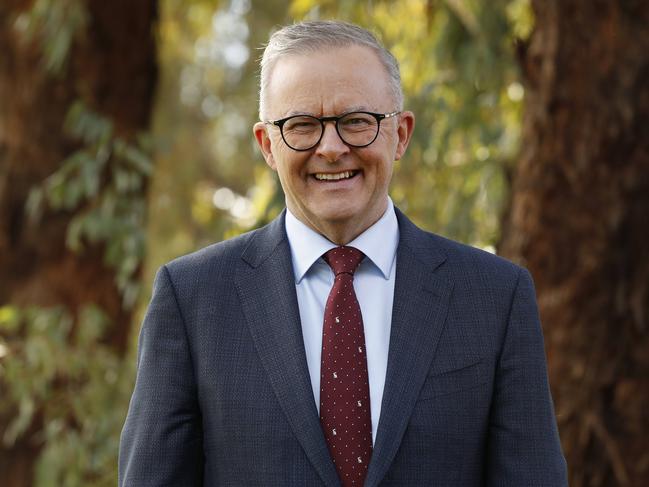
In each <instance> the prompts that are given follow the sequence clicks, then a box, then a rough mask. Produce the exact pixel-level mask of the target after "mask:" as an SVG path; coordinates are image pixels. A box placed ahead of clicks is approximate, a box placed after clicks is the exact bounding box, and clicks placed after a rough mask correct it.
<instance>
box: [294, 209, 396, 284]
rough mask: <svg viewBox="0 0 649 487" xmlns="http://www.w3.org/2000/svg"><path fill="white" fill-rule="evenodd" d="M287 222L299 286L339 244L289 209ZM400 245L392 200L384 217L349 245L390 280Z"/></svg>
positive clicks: (296, 280) (296, 279)
mask: <svg viewBox="0 0 649 487" xmlns="http://www.w3.org/2000/svg"><path fill="white" fill-rule="evenodd" d="M285 222H286V223H285V225H286V235H287V236H288V241H289V245H290V247H291V258H292V261H293V271H294V273H295V282H296V283H298V284H299V283H300V281H301V280H302V279H303V278H304V275H305V274H306V273H307V272H308V271H309V269H310V268H311V267H312V266H313V264H314V263H315V262H316V261H317V260H318V259H319V258H320V257H322V255H323V254H324V253H325V252H327V251H328V250H331V249H333V248H334V247H337V245H336V244H335V243H333V242H331V241H330V240H328V239H327V238H326V237H324V236H322V235H320V234H319V233H318V232H316V231H315V230H312V229H311V228H309V227H308V226H307V225H305V224H304V223H302V222H301V221H300V220H298V219H297V217H296V216H295V215H293V213H291V212H290V210H288V209H287V210H286V220H285ZM398 244H399V224H398V222H397V216H396V214H395V213H394V204H393V203H392V200H391V199H390V198H389V197H388V207H387V209H386V210H385V213H383V216H382V217H381V218H379V220H378V221H377V222H376V223H374V224H373V225H372V226H371V227H369V228H368V229H367V230H365V231H364V232H363V233H361V234H360V235H359V236H358V237H356V238H355V239H354V240H352V241H351V242H349V243H348V244H347V245H348V246H350V247H356V248H357V249H358V250H360V251H361V252H363V253H364V254H365V255H366V256H367V257H368V259H369V260H370V261H372V263H373V264H374V265H375V266H376V267H377V268H378V269H379V270H380V271H381V273H382V274H383V277H384V278H385V279H389V277H390V273H391V271H392V265H393V263H394V256H395V254H396V251H397V245H398Z"/></svg>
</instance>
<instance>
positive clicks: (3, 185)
mask: <svg viewBox="0 0 649 487" xmlns="http://www.w3.org/2000/svg"><path fill="white" fill-rule="evenodd" d="M34 3H35V2H33V1H30V0H2V2H0V53H2V54H0V306H2V305H6V304H11V305H14V306H19V307H25V306H53V305H63V306H65V307H66V308H67V309H68V310H70V312H71V313H72V314H73V315H74V314H75V313H76V312H77V311H78V310H79V309H80V307H82V306H83V305H85V304H89V303H94V304H97V305H99V306H101V308H103V310H104V311H105V312H106V313H107V315H108V317H109V318H110V319H111V321H112V323H113V327H112V328H111V330H110V332H109V338H108V340H109V341H110V343H111V344H112V345H113V346H114V347H115V348H116V349H117V350H123V349H124V348H125V346H126V341H127V337H128V334H129V333H128V332H129V327H130V317H131V311H130V310H126V309H124V308H123V305H122V298H121V295H120V292H119V290H118V288H117V286H116V284H115V271H114V269H112V268H109V267H108V266H106V265H105V264H104V258H103V248H102V246H100V245H95V246H90V247H89V248H87V249H86V250H85V251H84V252H82V253H73V252H71V251H70V250H68V249H67V248H66V245H65V240H66V230H67V227H68V224H69V222H70V220H71V218H72V217H73V215H72V212H69V211H68V212H63V211H59V212H54V211H49V212H48V211H46V213H45V215H44V216H43V218H42V220H41V221H40V223H39V225H38V226H30V225H28V224H27V217H26V209H25V207H26V200H27V196H28V194H29V192H30V190H31V189H32V188H34V187H36V186H38V185H40V184H41V183H42V182H43V181H44V179H45V178H46V177H47V176H49V175H51V174H52V173H53V172H54V171H56V170H57V169H58V168H59V167H60V165H61V162H62V161H63V160H64V159H65V158H66V157H67V156H69V155H70V154H71V153H72V152H73V151H75V150H76V149H78V147H79V142H78V141H76V140H71V139H70V138H69V137H66V136H64V135H63V121H64V119H65V116H66V113H67V111H68V109H69V108H70V106H71V105H72V103H73V102H74V101H76V100H81V101H83V102H84V103H85V105H86V106H88V107H89V108H90V109H92V110H93V111H95V112H98V113H100V114H102V115H104V116H106V117H108V118H110V119H111V121H112V122H113V123H114V127H115V133H116V134H117V135H119V136H120V137H122V138H124V139H125V140H132V139H133V138H134V136H135V134H136V133H137V132H141V131H144V130H146V129H147V127H148V126H149V117H150V113H151V107H152V99H153V88H154V83H155V80H156V75H157V71H156V63H155V45H154V38H153V23H154V21H155V19H156V15H157V4H156V1H155V0H138V1H131V0H111V1H106V0H86V1H85V2H84V3H85V8H86V10H87V19H88V20H87V25H86V27H85V28H83V29H82V30H81V31H80V32H78V33H77V34H78V35H76V36H75V38H74V41H73V42H72V45H71V48H70V51H69V54H68V57H67V64H66V65H65V68H64V69H63V71H62V72H61V73H60V74H59V75H55V74H54V73H52V72H51V71H48V70H47V69H45V68H44V65H43V62H42V59H43V55H42V52H43V50H44V49H46V48H47V47H48V46H43V45H42V43H41V42H39V40H38V38H36V39H33V40H32V41H29V42H26V41H25V39H24V36H23V35H21V32H20V28H19V26H20V24H21V17H19V15H20V14H23V17H22V19H24V16H25V15H26V14H29V12H30V9H31V8H32V7H33V6H34ZM46 3H47V2H46ZM68 3H70V2H68ZM50 20H51V19H50ZM63 20H65V19H63ZM58 27H59V28H63V26H58ZM1 386H2V385H1V384H0V387H1ZM38 422H39V421H38V419H36V420H35V421H34V424H32V426H31V428H30V430H28V432H27V433H26V434H24V435H23V436H22V438H21V439H19V440H18V441H17V442H16V443H15V444H14V445H13V446H12V447H7V446H2V445H1V444H0V472H2V475H1V477H2V480H1V483H2V485H3V486H7V487H14V486H16V487H17V486H30V485H32V473H33V464H34V461H35V458H36V456H37V453H38V451H39V449H40V446H41V445H40V443H39V440H36V439H35V438H37V435H35V434H34V432H36V431H37V430H38V429H39V424H38ZM7 423H8V418H0V439H1V438H2V436H3V433H4V431H5V428H6V427H7Z"/></svg>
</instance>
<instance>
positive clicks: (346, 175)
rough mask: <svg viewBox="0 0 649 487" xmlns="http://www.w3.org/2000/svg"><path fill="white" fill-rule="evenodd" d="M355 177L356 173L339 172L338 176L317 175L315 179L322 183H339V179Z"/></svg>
mask: <svg viewBox="0 0 649 487" xmlns="http://www.w3.org/2000/svg"><path fill="white" fill-rule="evenodd" d="M353 175H354V171H345V172H339V173H338V174H325V173H316V174H315V178H316V179H319V180H320V181H337V180H338V179H347V178H351V177H352V176H353Z"/></svg>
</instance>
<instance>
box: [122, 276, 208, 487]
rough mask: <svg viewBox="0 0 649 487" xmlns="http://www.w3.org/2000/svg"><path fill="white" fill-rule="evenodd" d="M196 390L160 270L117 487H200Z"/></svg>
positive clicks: (181, 327)
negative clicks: (170, 486) (171, 486)
mask: <svg viewBox="0 0 649 487" xmlns="http://www.w3.org/2000/svg"><path fill="white" fill-rule="evenodd" d="M196 389H197V388H196V381H195V377H194V370H193V365H192V360H191V354H190V348H189V344H188V340H187V334H186V328H185V323H184V321H183V317H182V314H181V310H180V308H179V306H178V302H177V300H176V294H175V291H174V288H173V284H172V281H171V277H170V275H169V271H168V270H167V268H166V267H164V266H163V267H162V268H161V269H160V270H159V271H158V273H157V275H156V279H155V283H154V288H153V297H152V298H151V303H150V304H149V308H148V310H147V313H146V316H145V318H144V323H143V324H142V329H141V331H140V338H139V345H138V366H137V378H136V382H135V390H134V392H133V396H132V398H131V403H130V405H129V410H128V415H127V418H126V423H125V424H124V428H123V430H122V436H121V441H120V451H119V486H120V487H154V486H163V485H164V486H169V485H173V486H178V487H180V486H192V487H195V486H201V485H203V480H202V477H203V444H202V439H203V438H202V435H203V433H202V427H201V415H200V410H199V406H198V402H197V391H196Z"/></svg>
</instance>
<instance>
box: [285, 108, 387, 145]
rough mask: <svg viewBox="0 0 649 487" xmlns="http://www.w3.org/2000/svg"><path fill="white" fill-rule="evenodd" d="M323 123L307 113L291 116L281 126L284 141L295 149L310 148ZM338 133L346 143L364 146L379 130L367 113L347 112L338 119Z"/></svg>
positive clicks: (377, 123)
mask: <svg viewBox="0 0 649 487" xmlns="http://www.w3.org/2000/svg"><path fill="white" fill-rule="evenodd" d="M323 129H324V125H323V123H322V122H320V120H318V119H317V118H315V117H311V116H309V115H298V116H295V117H291V118H289V119H288V120H286V122H285V123H284V125H283V127H282V136H283V137H284V141H285V142H286V143H287V144H288V145H289V147H292V148H293V149H296V150H305V149H310V148H311V147H313V146H315V145H316V144H317V143H318V141H319V140H320V137H321V136H322V131H323ZM337 130H338V135H340V138H341V139H342V140H343V142H345V143H346V144H348V145H351V146H365V145H368V144H370V143H372V142H373V141H374V139H375V138H376V135H377V133H378V130H379V122H378V121H377V119H376V118H375V117H374V116H372V115H368V114H367V113H348V114H347V115H345V116H344V117H342V118H340V119H339V120H338V124H337Z"/></svg>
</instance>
